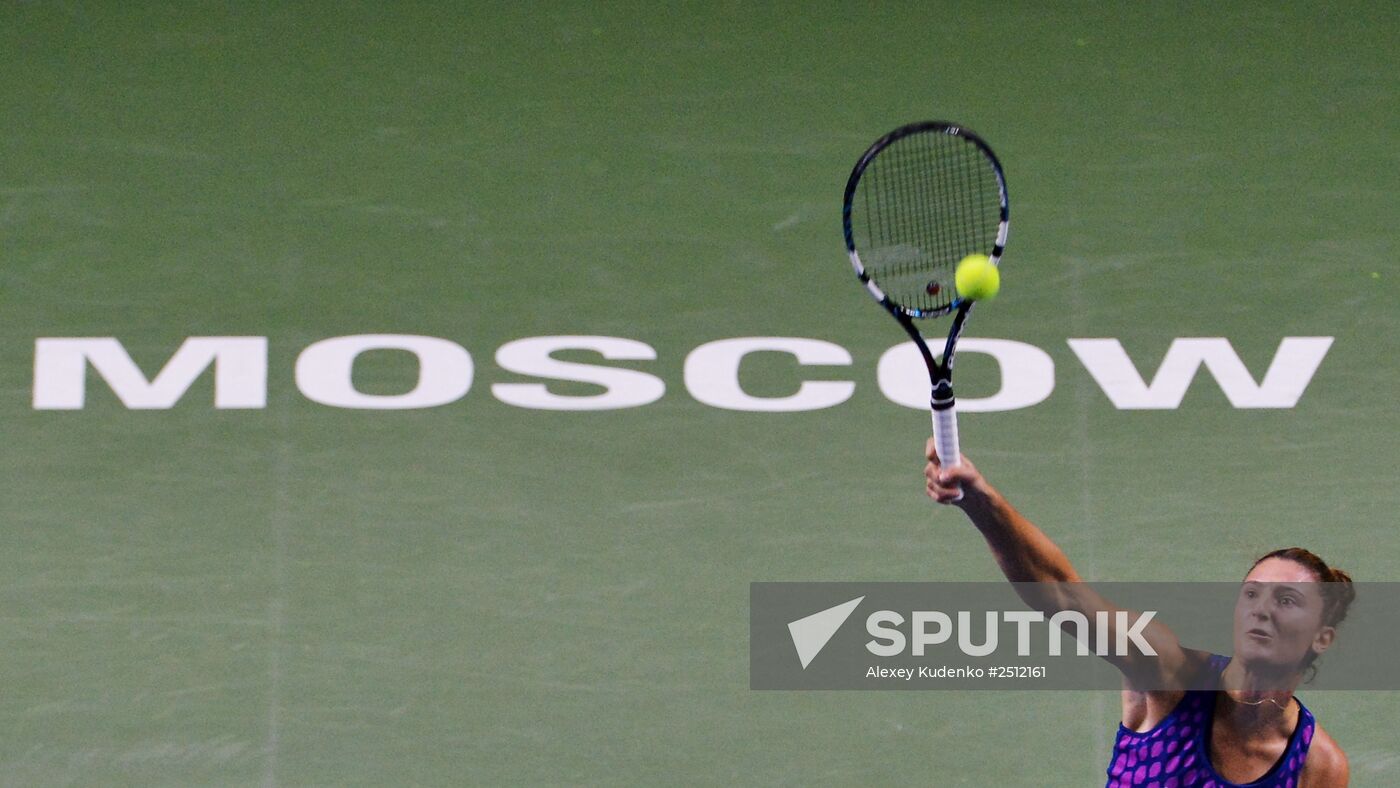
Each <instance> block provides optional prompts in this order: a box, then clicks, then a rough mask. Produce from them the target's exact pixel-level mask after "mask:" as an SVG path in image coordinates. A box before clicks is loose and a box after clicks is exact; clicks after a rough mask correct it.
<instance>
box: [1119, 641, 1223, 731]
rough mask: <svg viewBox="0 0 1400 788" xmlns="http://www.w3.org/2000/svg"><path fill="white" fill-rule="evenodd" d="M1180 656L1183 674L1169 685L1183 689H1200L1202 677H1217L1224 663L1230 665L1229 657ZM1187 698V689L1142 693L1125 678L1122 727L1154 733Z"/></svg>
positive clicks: (1190, 651)
mask: <svg viewBox="0 0 1400 788" xmlns="http://www.w3.org/2000/svg"><path fill="white" fill-rule="evenodd" d="M1181 653H1182V661H1181V665H1180V667H1179V671H1180V672H1179V674H1178V676H1176V677H1174V678H1173V679H1168V682H1169V683H1174V684H1177V685H1179V686H1182V687H1189V686H1200V684H1201V683H1202V673H1205V672H1213V673H1215V674H1217V675H1218V674H1219V673H1220V671H1221V670H1222V669H1224V667H1225V663H1226V662H1229V658H1228V657H1221V656H1220V655H1218V654H1212V653H1211V652H1209V651H1201V650H1199V649H1194V648H1183V649H1182V650H1181ZM1187 697H1188V696H1187V693H1186V690H1184V689H1165V690H1140V689H1137V688H1135V687H1134V686H1133V685H1132V682H1131V681H1129V680H1128V679H1127V678H1126V677H1125V678H1124V681H1123V717H1122V724H1123V727H1125V728H1128V729H1129V730H1132V731H1135V732H1138V733H1141V732H1143V731H1147V730H1151V729H1152V728H1155V727H1156V726H1157V725H1159V724H1161V722H1162V721H1163V720H1165V719H1166V718H1167V717H1168V716H1170V715H1171V713H1172V712H1173V711H1175V710H1176V709H1177V707H1178V706H1180V705H1181V702H1182V701H1183V700H1184V699H1186V698H1187Z"/></svg>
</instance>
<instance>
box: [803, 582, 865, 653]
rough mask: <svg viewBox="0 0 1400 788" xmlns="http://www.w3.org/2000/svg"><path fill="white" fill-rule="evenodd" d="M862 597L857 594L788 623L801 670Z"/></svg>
mask: <svg viewBox="0 0 1400 788" xmlns="http://www.w3.org/2000/svg"><path fill="white" fill-rule="evenodd" d="M863 599H865V597H863V596H859V597H856V598H855V599H852V600H851V601H849V602H843V603H841V604H839V605H837V606H836V607H829V608H827V609H826V610H823V611H821V612H819V613H813V614H812V615H810V616H807V617H805V618H799V619H797V620H796V621H793V622H791V623H790V624H788V632H789V633H790V634H791V635H792V645H793V646H794V647H795V648H796V649H797V658H798V659H799V660H801V661H802V669H803V670H806V669H807V666H808V665H810V664H812V660H814V659H816V658H817V655H818V654H820V653H821V651H822V649H823V648H825V647H826V644H827V643H828V642H829V641H830V640H831V637H832V635H835V634H836V630H838V629H840V628H841V625H842V624H844V623H846V619H848V618H850V617H851V613H853V612H855V609H856V607H857V606H859V605H860V603H861V600H863Z"/></svg>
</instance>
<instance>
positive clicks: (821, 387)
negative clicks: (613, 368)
mask: <svg viewBox="0 0 1400 788" xmlns="http://www.w3.org/2000/svg"><path fill="white" fill-rule="evenodd" d="M759 352H772V353H787V354H790V355H792V356H793V357H794V358H796V359H797V363H799V364H802V365H813V364H820V365H849V364H850V363H851V354H850V352H849V351H847V350H846V349H845V348H843V347H841V346H840V345H836V344H833V343H831V342H823V341H822V340H819V339H804V338H801V337H738V338H735V339H721V340H717V341H715V342H707V343H705V344H703V345H701V346H700V347H697V348H696V349H694V350H692V351H691V352H690V355H689V356H686V359H685V374H684V377H685V387H686V389H687V390H688V391H689V392H690V395H691V396H692V397H694V398H695V399H696V400H698V401H700V402H703V403H704V404H706V405H710V406H712V407H716V408H725V409H727V410H745V411H761V412H768V413H776V412H791V411H800V410H818V409H821V408H830V407H832V406H833V405H840V404H841V403H843V402H845V401H846V400H848V399H850V398H851V392H853V391H855V387H856V384H854V383H851V382H849V381H821V382H818V381H811V380H804V381H802V382H801V385H799V386H798V388H797V393H795V394H792V395H791V396H787V397H755V396H752V395H750V394H748V393H746V392H745V391H744V390H743V389H742V388H740V387H739V364H740V363H741V362H742V361H743V360H744V357H745V356H747V355H749V354H750V353H759Z"/></svg>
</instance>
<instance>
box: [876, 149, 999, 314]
mask: <svg viewBox="0 0 1400 788" xmlns="http://www.w3.org/2000/svg"><path fill="white" fill-rule="evenodd" d="M859 190H860V195H859V204H860V206H861V210H860V211H858V212H856V213H857V214H858V216H857V217H853V222H854V224H855V226H854V229H855V230H856V234H857V244H856V245H857V247H858V248H859V249H860V252H861V258H862V261H863V263H864V264H865V266H866V271H867V273H868V274H869V276H870V278H871V279H872V281H874V282H875V284H876V285H877V286H878V287H880V289H881V290H883V291H884V292H885V293H886V295H888V296H889V297H890V299H891V300H892V301H894V302H895V303H897V304H899V305H901V306H903V307H906V308H909V309H914V310H918V311H922V312H937V311H943V310H946V309H947V308H948V307H949V306H950V305H951V303H952V301H953V298H954V296H955V292H954V289H953V283H952V281H953V271H954V268H955V267H956V265H957V263H958V261H959V260H961V259H962V258H963V257H966V256H967V255H969V254H974V253H981V254H990V253H991V252H992V250H993V247H994V246H995V245H996V239H997V235H998V231H999V228H1000V223H1001V220H1002V208H1001V193H1000V185H999V182H998V179H997V174H996V170H995V168H994V166H993V165H992V163H991V161H990V160H989V159H988V158H987V157H986V155H985V154H984V153H983V152H982V151H981V149H980V148H979V147H978V146H976V145H975V144H973V143H971V142H969V141H967V140H965V139H963V138H961V137H959V136H957V135H954V134H947V133H942V132H939V133H919V134H911V135H909V136H907V137H904V138H902V139H899V140H897V141H895V142H894V143H892V144H891V145H889V146H888V147H887V148H885V149H884V150H882V151H881V152H880V153H879V155H877V156H876V157H875V158H874V159H873V160H871V161H870V163H869V164H868V165H867V167H866V171H865V173H864V174H863V176H862V178H861V181H860V184H859ZM862 241H863V243H862Z"/></svg>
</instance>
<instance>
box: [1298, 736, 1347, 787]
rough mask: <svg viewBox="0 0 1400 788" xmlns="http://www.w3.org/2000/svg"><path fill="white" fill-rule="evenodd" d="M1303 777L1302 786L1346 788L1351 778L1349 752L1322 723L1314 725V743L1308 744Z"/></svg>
mask: <svg viewBox="0 0 1400 788" xmlns="http://www.w3.org/2000/svg"><path fill="white" fill-rule="evenodd" d="M1302 777H1303V780H1302V784H1301V786H1300V788H1345V786H1346V784H1347V782H1348V781H1349V780H1350V779H1351V768H1350V766H1349V765H1348V764H1347V754H1346V753H1345V752H1342V748H1341V746H1340V745H1338V744H1337V740H1336V739H1333V738H1332V737H1331V735H1329V734H1328V733H1327V731H1324V730H1323V729H1322V726H1321V725H1314V726H1313V737H1312V743H1311V744H1309V746H1308V758H1307V760H1306V761H1304V762H1303V775H1302Z"/></svg>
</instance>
